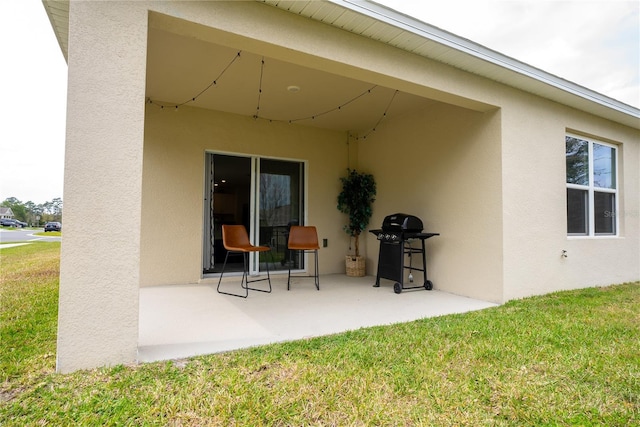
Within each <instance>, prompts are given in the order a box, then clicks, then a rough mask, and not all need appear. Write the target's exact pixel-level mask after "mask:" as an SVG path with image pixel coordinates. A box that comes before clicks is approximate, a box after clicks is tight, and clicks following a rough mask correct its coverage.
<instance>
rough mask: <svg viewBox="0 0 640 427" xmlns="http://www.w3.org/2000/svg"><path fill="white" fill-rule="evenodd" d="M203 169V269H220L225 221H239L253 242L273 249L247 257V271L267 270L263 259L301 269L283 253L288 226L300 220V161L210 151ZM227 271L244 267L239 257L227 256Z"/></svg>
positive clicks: (278, 267)
mask: <svg viewBox="0 0 640 427" xmlns="http://www.w3.org/2000/svg"><path fill="white" fill-rule="evenodd" d="M205 172H206V177H207V179H206V181H205V212H204V214H205V215H204V230H205V233H204V242H203V243H204V248H203V249H204V251H203V273H205V274H209V273H219V272H220V271H221V270H222V265H223V263H224V259H225V256H226V250H225V249H224V246H223V244H222V225H223V224H242V225H244V226H245V228H246V229H247V232H248V233H249V239H250V240H251V241H252V242H253V243H254V244H260V245H268V246H270V247H271V248H272V250H271V254H269V253H264V252H263V253H261V254H260V255H261V256H260V259H259V260H258V259H256V258H255V257H251V258H250V265H251V267H250V270H251V273H253V274H257V273H258V272H260V271H265V269H266V264H265V263H266V262H269V263H270V264H269V269H271V270H274V269H275V270H283V269H288V268H289V263H293V267H294V268H302V260H301V259H292V257H291V256H290V254H289V253H288V251H287V239H288V235H289V234H288V232H289V227H290V226H291V225H292V224H301V223H302V219H303V218H304V210H303V209H304V197H303V193H304V181H303V180H304V164H303V163H302V162H296V161H286V160H274V159H260V158H255V157H253V158H252V157H242V156H231V155H224V154H213V153H208V154H207V158H206V171H205ZM256 212H258V214H257V215H256ZM251 255H254V254H251ZM271 255H273V264H272V263H271V262H272V258H271ZM226 271H242V257H241V256H232V255H230V256H229V259H228V261H227V267H226Z"/></svg>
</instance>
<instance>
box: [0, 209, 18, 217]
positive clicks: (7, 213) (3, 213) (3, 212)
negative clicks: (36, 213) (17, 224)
mask: <svg viewBox="0 0 640 427" xmlns="http://www.w3.org/2000/svg"><path fill="white" fill-rule="evenodd" d="M14 216H15V215H14V214H13V211H12V210H11V208H4V207H0V219H5V218H6V219H13V218H14Z"/></svg>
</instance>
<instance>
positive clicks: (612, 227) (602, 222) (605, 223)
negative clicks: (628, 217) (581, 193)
mask: <svg viewBox="0 0 640 427" xmlns="http://www.w3.org/2000/svg"><path fill="white" fill-rule="evenodd" d="M593 202H594V211H595V212H594V215H595V220H596V230H595V231H596V234H616V212H615V202H616V196H615V194H613V193H601V192H598V191H596V192H595V193H594V194H593Z"/></svg>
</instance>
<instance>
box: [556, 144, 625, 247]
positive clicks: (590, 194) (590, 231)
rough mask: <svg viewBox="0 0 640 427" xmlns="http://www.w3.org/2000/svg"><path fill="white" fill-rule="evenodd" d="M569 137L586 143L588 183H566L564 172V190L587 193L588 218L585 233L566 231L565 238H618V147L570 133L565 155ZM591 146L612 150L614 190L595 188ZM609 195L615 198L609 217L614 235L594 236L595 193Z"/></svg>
mask: <svg viewBox="0 0 640 427" xmlns="http://www.w3.org/2000/svg"><path fill="white" fill-rule="evenodd" d="M567 137H570V138H576V139H580V140H582V141H586V142H587V143H588V144H589V146H588V157H589V163H588V164H589V171H588V174H589V183H588V185H580V184H571V183H568V182H566V181H567V179H566V172H565V184H566V188H567V189H576V190H583V191H585V190H586V191H587V209H588V212H587V216H588V221H587V233H586V234H584V233H569V232H568V231H567V237H569V238H611V237H619V235H620V234H619V233H620V222H619V215H618V212H619V205H620V197H619V195H620V192H619V188H620V181H619V177H618V170H619V169H620V165H619V163H618V158H619V155H618V151H619V146H618V145H615V144H611V143H607V142H603V141H600V140H598V139H595V138H591V137H586V136H583V135H578V134H572V133H567V134H566V135H565V153H566V138H567ZM593 144H598V145H602V146H605V147H610V148H613V152H614V156H613V157H614V158H613V160H614V162H615V171H614V176H613V179H614V180H615V181H614V182H615V185H614V187H615V188H602V187H596V185H595V183H594V173H593V169H594V165H593V162H594V156H593ZM596 192H598V193H610V194H614V198H615V203H614V205H615V206H614V212H611V215H612V216H613V221H614V222H613V227H614V233H599V234H596V232H595V229H596V224H595V223H596V219H595V193H596ZM566 203H567V204H568V203H569V201H568V200H567V201H566ZM568 221H569V219H568V218H567V223H568Z"/></svg>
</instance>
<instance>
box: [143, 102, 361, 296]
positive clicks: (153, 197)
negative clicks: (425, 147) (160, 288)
mask: <svg viewBox="0 0 640 427" xmlns="http://www.w3.org/2000/svg"><path fill="white" fill-rule="evenodd" d="M207 150H208V151H212V152H221V153H228V154H239V155H257V156H265V157H273V158H282V159H293V160H298V161H304V162H306V172H307V175H306V186H307V188H308V189H309V191H308V193H307V224H310V225H315V226H316V227H317V229H318V238H319V239H320V240H321V241H322V239H327V240H328V246H327V247H326V248H321V249H320V254H319V261H320V269H321V271H322V273H323V274H330V273H339V272H344V270H345V267H344V255H346V254H347V250H348V244H349V243H348V236H347V235H346V233H344V231H342V225H343V224H344V223H345V221H346V217H345V216H344V215H343V214H341V213H340V212H339V211H338V210H337V209H336V204H337V202H336V197H337V194H338V191H339V185H340V181H339V177H341V176H344V175H345V174H346V170H347V161H348V158H349V157H348V153H347V150H348V146H347V135H346V133H344V132H336V131H328V130H322V129H314V128H309V127H303V126H297V125H289V124H283V123H270V122H268V121H266V120H253V119H252V118H250V117H243V116H238V115H234V114H227V113H221V112H215V111H208V110H203V109H199V108H190V107H183V108H181V109H180V110H179V111H177V112H173V111H167V110H161V109H159V108H158V107H156V106H154V105H148V106H147V116H146V128H145V150H144V177H143V195H142V245H141V247H142V249H141V265H140V268H141V286H148V285H162V284H184V283H196V282H198V281H200V279H201V277H202V251H203V249H202V246H203V243H202V242H203V233H204V225H203V224H204V220H203V211H204V208H203V197H204V180H205V176H204V175H205V152H206V151H207Z"/></svg>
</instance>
